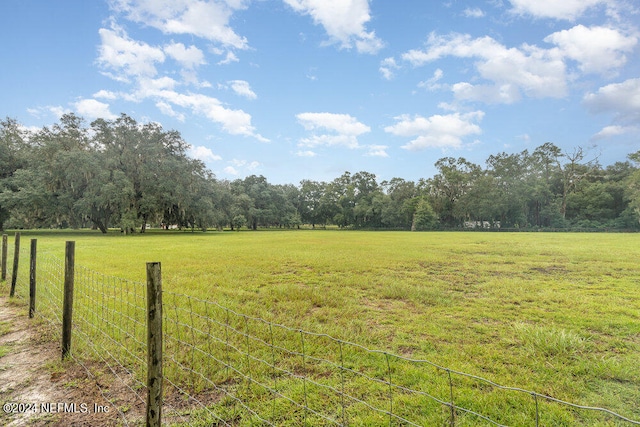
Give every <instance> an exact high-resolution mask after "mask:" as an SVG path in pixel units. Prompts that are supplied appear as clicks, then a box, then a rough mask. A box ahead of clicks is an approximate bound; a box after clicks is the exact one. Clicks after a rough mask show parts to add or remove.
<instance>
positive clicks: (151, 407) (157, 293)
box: [146, 262, 162, 427]
mask: <svg viewBox="0 0 640 427" xmlns="http://www.w3.org/2000/svg"><path fill="white" fill-rule="evenodd" d="M146 425H147V427H160V426H161V425H162V272H161V268H160V263H159V262H148V263H147V424H146Z"/></svg>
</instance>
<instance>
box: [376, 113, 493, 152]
mask: <svg viewBox="0 0 640 427" xmlns="http://www.w3.org/2000/svg"><path fill="white" fill-rule="evenodd" d="M483 117H484V112H482V111H474V112H471V113H465V114H461V113H453V114H447V115H439V114H438V115H433V116H431V117H422V116H419V115H416V116H413V117H411V116H409V115H408V114H404V115H401V116H398V117H395V120H396V124H394V125H392V126H387V127H385V128H384V130H385V132H387V133H391V134H393V135H397V136H404V137H415V138H414V139H412V140H411V141H410V142H409V143H408V144H405V145H403V146H402V148H404V149H406V150H410V151H418V150H423V149H426V148H443V149H444V148H460V147H461V146H462V140H463V138H464V137H466V136H469V135H478V134H480V133H482V129H481V128H480V126H478V124H477V122H480V121H481V120H482V118H483Z"/></svg>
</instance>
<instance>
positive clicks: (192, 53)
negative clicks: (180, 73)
mask: <svg viewBox="0 0 640 427" xmlns="http://www.w3.org/2000/svg"><path fill="white" fill-rule="evenodd" d="M163 50H164V53H166V54H167V55H169V56H170V57H171V58H173V59H175V60H176V61H178V62H179V63H180V64H181V65H182V66H183V67H185V68H188V69H193V68H195V67H197V66H198V65H203V64H206V61H205V60H204V53H203V52H202V51H201V50H200V49H198V48H197V47H195V46H189V47H185V45H183V44H182V43H173V42H172V43H171V44H168V45H166V46H164V49H163Z"/></svg>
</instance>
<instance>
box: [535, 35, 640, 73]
mask: <svg viewBox="0 0 640 427" xmlns="http://www.w3.org/2000/svg"><path fill="white" fill-rule="evenodd" d="M544 41H546V42H548V43H554V44H556V45H557V46H558V47H559V48H560V50H561V52H562V54H563V55H564V56H566V57H568V58H571V59H573V60H575V61H578V62H579V63H580V69H581V70H582V71H584V72H593V73H605V72H608V71H609V70H612V69H615V68H619V67H621V66H623V65H624V64H625V63H626V61H627V57H626V55H625V53H630V52H632V51H633V48H634V47H635V46H636V44H637V43H638V38H637V37H636V36H625V35H624V34H622V33H621V32H620V31H618V30H616V29H612V28H607V27H590V28H589V27H585V26H584V25H577V26H575V27H573V28H571V29H569V30H562V31H558V32H555V33H553V34H551V35H549V36H547V37H546V38H545V39H544Z"/></svg>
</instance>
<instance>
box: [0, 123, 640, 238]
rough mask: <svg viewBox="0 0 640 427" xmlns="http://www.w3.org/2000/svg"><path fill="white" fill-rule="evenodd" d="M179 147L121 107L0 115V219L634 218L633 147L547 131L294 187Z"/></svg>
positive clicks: (639, 179)
mask: <svg viewBox="0 0 640 427" xmlns="http://www.w3.org/2000/svg"><path fill="white" fill-rule="evenodd" d="M188 149H189V144H187V143H186V142H185V141H184V140H183V139H182V137H181V136H180V134H179V133H178V132H176V131H166V130H164V129H163V128H162V127H161V126H160V125H159V124H157V123H147V124H139V123H137V122H136V121H135V120H133V119H132V118H130V117H128V116H126V115H124V114H123V115H121V116H120V117H119V118H118V119H116V120H113V121H107V120H103V119H98V120H96V121H94V122H92V123H91V124H90V127H88V128H87V127H85V126H84V123H83V120H82V118H80V117H78V116H76V115H73V114H67V115H64V116H63V117H62V118H61V119H60V122H59V123H57V124H55V125H53V126H52V127H45V128H43V129H41V130H39V131H36V132H31V131H27V130H25V128H23V127H22V126H20V125H19V124H18V123H17V122H16V121H15V120H12V119H6V120H4V121H0V229H2V228H3V226H9V227H16V228H37V227H56V228H63V227H72V228H80V227H93V228H96V229H99V230H101V231H102V232H103V233H106V232H107V230H108V229H109V228H110V227H118V228H120V229H121V230H122V231H124V232H127V233H128V232H133V231H135V230H140V231H141V232H144V231H145V229H146V227H147V224H151V225H153V226H163V227H170V226H178V227H190V228H192V229H195V228H199V229H203V230H205V229H207V228H209V227H216V228H223V227H231V229H239V228H241V227H248V228H251V229H254V230H255V229H257V228H258V227H298V226H300V225H302V224H308V225H311V226H312V227H316V226H326V225H330V224H332V225H337V226H339V227H341V228H346V227H350V228H369V229H375V228H386V229H389V228H390V229H407V230H409V229H411V230H422V229H435V228H462V227H481V228H498V227H500V228H501V229H505V228H518V229H533V228H589V229H594V228H607V229H638V228H640V222H639V219H640V169H639V167H638V166H640V151H638V152H636V153H632V154H630V155H629V161H625V162H617V163H615V164H613V165H610V166H607V167H605V168H603V167H602V166H601V165H600V164H599V163H598V161H597V159H587V155H586V153H585V151H584V150H583V149H582V148H576V149H575V150H573V151H572V152H569V153H567V152H562V150H560V149H559V148H558V147H557V146H556V145H554V144H552V143H549V142H548V143H545V144H543V145H541V146H539V147H538V148H536V149H535V150H534V151H533V152H531V153H530V152H528V151H527V150H525V151H523V152H521V153H517V154H507V153H500V154H496V155H492V156H490V157H489V158H488V159H487V160H486V166H485V167H484V168H483V167H482V166H480V165H476V164H474V163H471V162H469V161H467V160H466V159H464V158H461V157H460V158H457V159H456V158H453V157H445V158H442V159H440V160H438V161H437V162H436V164H435V166H436V168H437V169H438V173H437V174H436V175H435V176H434V177H432V178H429V179H420V180H419V181H418V182H412V181H407V180H404V179H402V178H393V179H391V180H389V181H382V182H378V181H377V180H376V176H375V175H373V174H371V173H369V172H358V173H354V174H352V173H350V172H345V173H344V174H343V175H341V176H340V177H338V178H336V179H334V180H333V181H331V182H318V181H312V180H303V181H301V182H300V184H299V185H298V186H295V185H292V184H287V185H274V184H270V183H269V182H268V181H267V179H266V178H265V177H263V176H255V175H252V176H249V177H247V178H245V179H237V180H234V181H227V180H218V179H216V178H215V176H214V175H213V174H212V173H211V172H210V171H209V170H207V169H206V167H205V165H204V164H203V163H202V162H201V161H199V160H195V159H193V158H190V157H189V156H188V155H187V151H188Z"/></svg>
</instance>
